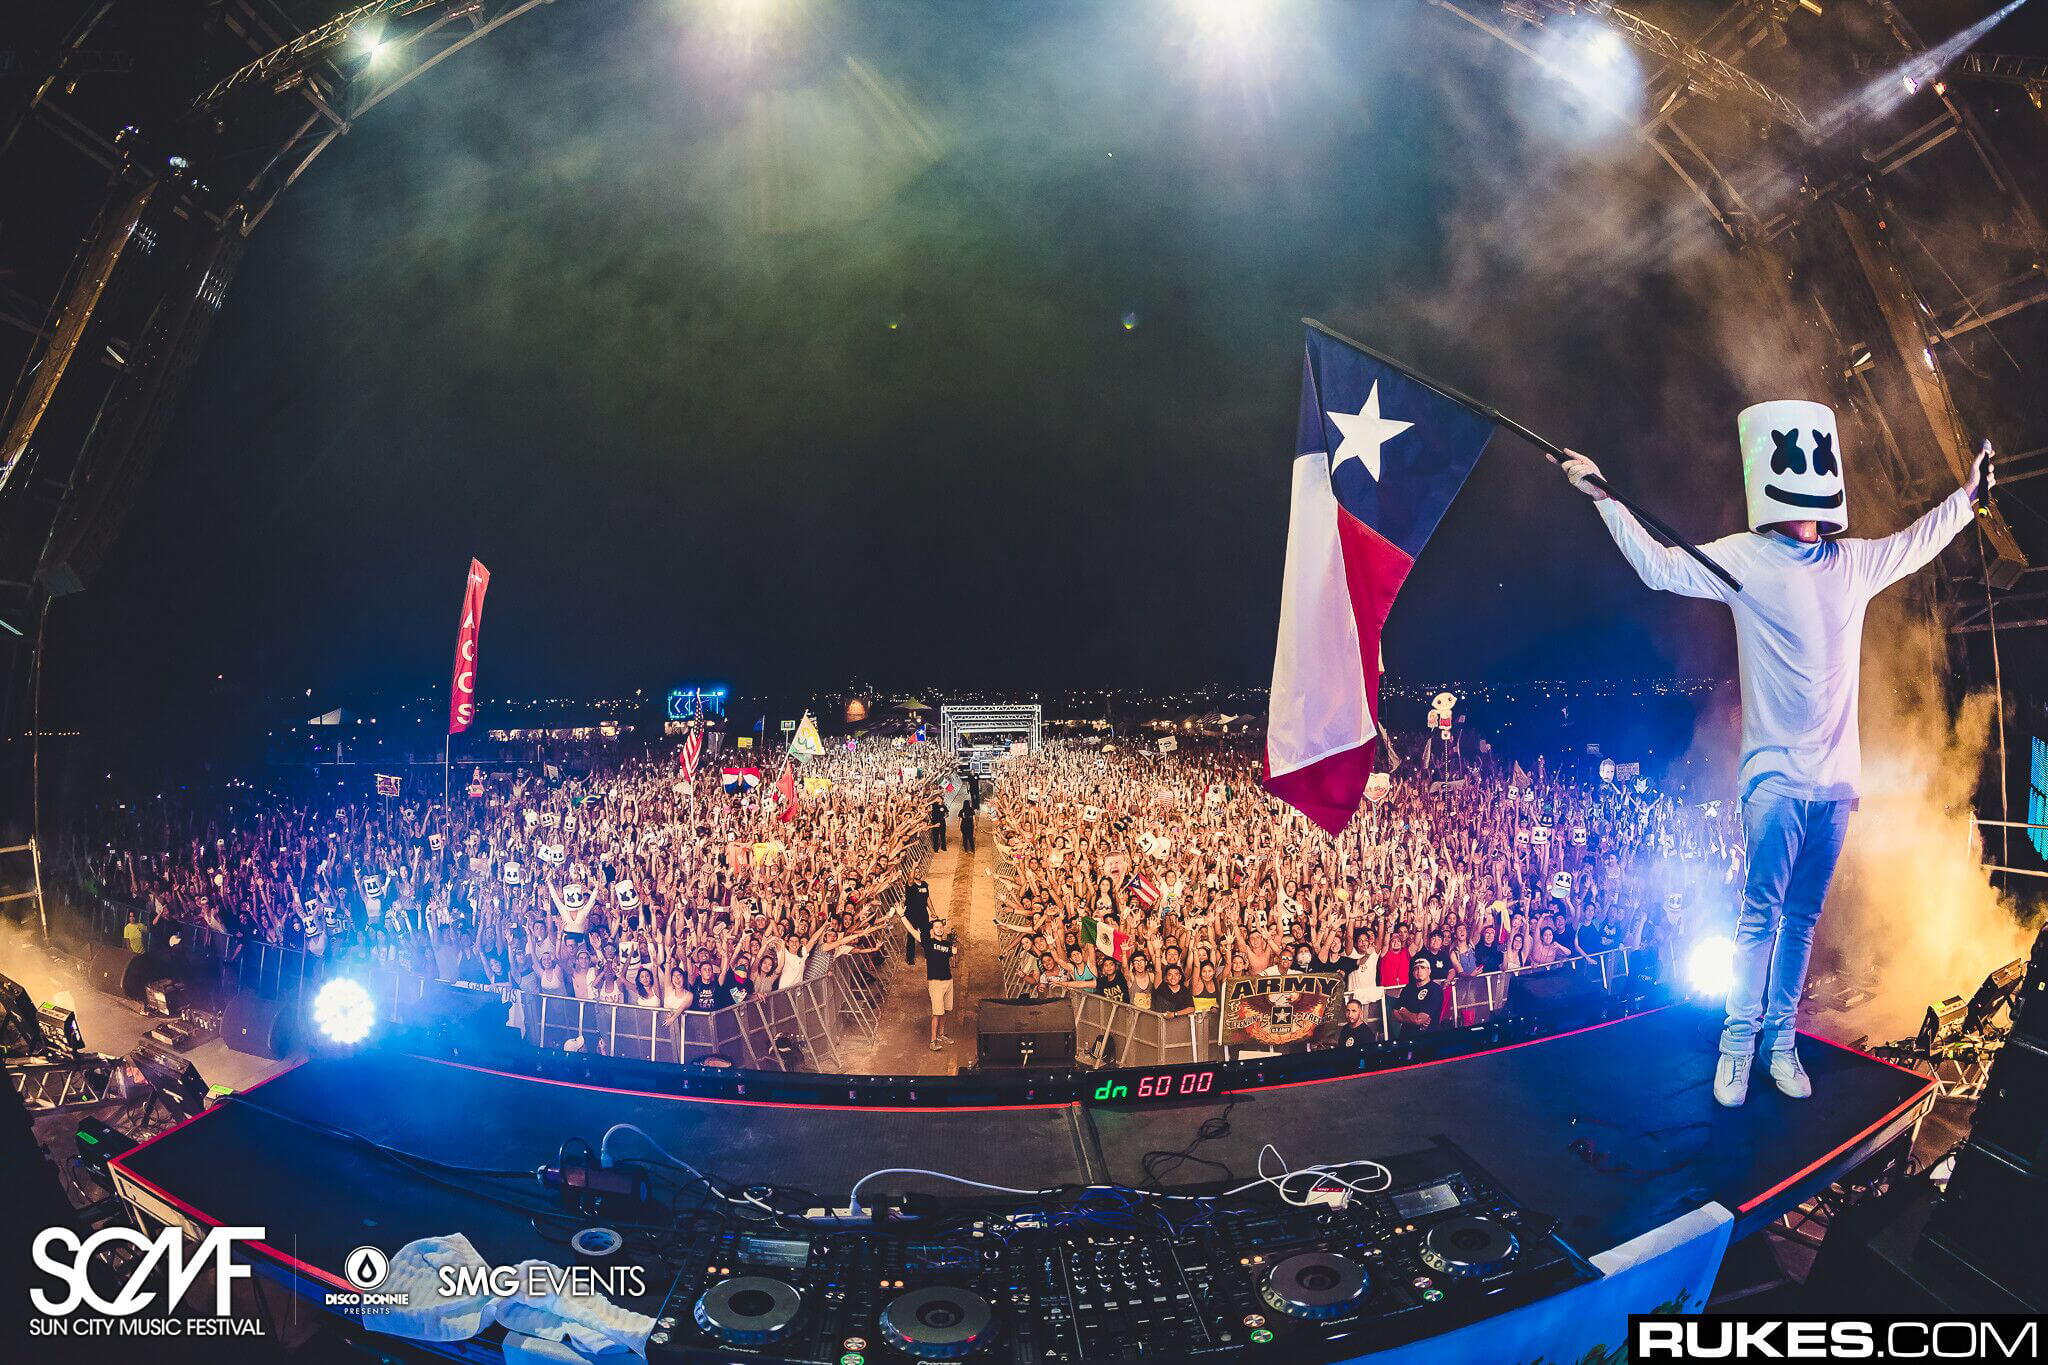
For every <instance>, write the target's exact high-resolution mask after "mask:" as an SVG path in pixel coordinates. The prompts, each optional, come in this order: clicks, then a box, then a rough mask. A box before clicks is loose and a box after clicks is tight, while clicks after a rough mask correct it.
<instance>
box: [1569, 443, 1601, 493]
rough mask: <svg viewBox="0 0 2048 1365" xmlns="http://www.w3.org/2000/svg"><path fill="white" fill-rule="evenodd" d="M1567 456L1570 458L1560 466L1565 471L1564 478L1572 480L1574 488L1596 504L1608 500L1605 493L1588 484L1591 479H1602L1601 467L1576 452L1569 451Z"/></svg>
mask: <svg viewBox="0 0 2048 1365" xmlns="http://www.w3.org/2000/svg"><path fill="white" fill-rule="evenodd" d="M1565 454H1566V455H1567V456H1569V457H1570V458H1569V459H1567V460H1566V461H1565V462H1564V463H1563V464H1562V465H1560V466H1559V468H1561V469H1562V470H1564V476H1565V477H1566V478H1567V479H1569V480H1571V485H1572V487H1574V488H1576V489H1578V490H1579V491H1580V492H1581V493H1584V494H1585V495H1586V496H1587V497H1589V498H1591V499H1592V500H1593V501H1594V502H1599V501H1601V500H1603V499H1604V498H1606V496H1607V495H1606V494H1605V493H1603V492H1601V491H1600V490H1599V489H1597V488H1595V487H1594V486H1593V485H1592V484H1590V483H1587V482H1586V480H1587V478H1589V477H1591V478H1595V479H1597V478H1599V477H1600V466H1599V465H1597V464H1594V463H1593V462H1592V461H1591V460H1589V459H1587V458H1586V457H1585V456H1583V455H1581V454H1579V452H1578V451H1576V450H1567V451H1566V452H1565Z"/></svg>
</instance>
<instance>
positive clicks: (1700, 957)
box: [1685, 934, 1735, 997]
mask: <svg viewBox="0 0 2048 1365" xmlns="http://www.w3.org/2000/svg"><path fill="white" fill-rule="evenodd" d="M1734 983H1735V942H1734V940H1733V939H1726V938H1722V937H1721V936H1720V935H1718V934H1717V935H1715V936H1714V937H1712V938H1703V939H1701V940H1700V941H1699V942H1698V943H1695V944H1693V945H1692V949H1691V950H1690V951H1689V952H1687V953H1686V955H1685V984H1686V988H1687V989H1689V990H1690V991H1691V992H1692V993H1693V994H1694V995H1702V996H1709V997H1711V996H1717V995H1726V994H1728V988H1729V987H1730V986H1731V985H1733V984H1734Z"/></svg>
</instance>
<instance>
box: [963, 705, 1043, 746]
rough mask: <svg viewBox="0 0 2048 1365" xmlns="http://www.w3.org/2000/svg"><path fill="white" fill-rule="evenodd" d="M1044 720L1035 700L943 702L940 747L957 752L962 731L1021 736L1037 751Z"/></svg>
mask: <svg viewBox="0 0 2048 1365" xmlns="http://www.w3.org/2000/svg"><path fill="white" fill-rule="evenodd" d="M1042 720H1043V715H1042V712H1041V710H1040V708H1039V705H1038V703H1036V702H1032V703H1031V704H1029V705H1025V706H941V707H940V708H939V747H940V748H941V749H943V750H944V751H945V752H947V753H949V754H957V753H959V752H960V740H961V737H962V736H963V735H972V736H976V737H979V736H982V735H1009V736H1013V737H1021V738H1022V739H1023V741H1024V742H1025V743H1026V744H1029V745H1030V746H1031V748H1032V751H1033V752H1036V751H1037V749H1038V737H1039V727H1040V725H1041V723H1042Z"/></svg>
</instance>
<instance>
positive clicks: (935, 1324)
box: [882, 1285, 996, 1360]
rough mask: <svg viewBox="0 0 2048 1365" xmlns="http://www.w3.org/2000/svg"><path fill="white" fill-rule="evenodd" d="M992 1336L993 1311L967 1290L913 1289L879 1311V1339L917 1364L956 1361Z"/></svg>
mask: <svg viewBox="0 0 2048 1365" xmlns="http://www.w3.org/2000/svg"><path fill="white" fill-rule="evenodd" d="M995 1334H996V1310H995V1307H994V1306H993V1305H992V1304H990V1303H989V1301H988V1300H987V1299H984V1298H983V1297H982V1296H981V1295H979V1294H977V1293H975V1292H974V1291H973V1290H971V1289H955V1288H953V1287H951V1286H950V1285H932V1286H930V1287H928V1288H925V1289H913V1290H911V1291H910V1292H909V1293H908V1294H898V1295H897V1296H896V1297H895V1298H893V1299H891V1300H890V1301H889V1306H888V1307H887V1308H884V1309H883V1310H882V1335H883V1336H885V1337H887V1338H888V1339H889V1340H890V1341H891V1342H892V1343H893V1344H894V1345H896V1346H897V1347H898V1348H900V1349H901V1350H902V1351H903V1352H904V1353H905V1354H907V1355H913V1356H916V1357H917V1358H918V1359H919V1360H958V1359H960V1358H961V1357H962V1356H964V1355H967V1354H968V1353H969V1352H971V1351H973V1350H974V1349H975V1348H976V1347H978V1346H983V1345H986V1344H987V1343H988V1342H989V1341H990V1340H991V1339H992V1338H994V1336H995Z"/></svg>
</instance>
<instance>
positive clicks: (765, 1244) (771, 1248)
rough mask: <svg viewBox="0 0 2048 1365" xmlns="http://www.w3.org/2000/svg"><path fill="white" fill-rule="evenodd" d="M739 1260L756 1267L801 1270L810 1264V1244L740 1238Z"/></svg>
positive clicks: (763, 1238) (770, 1238)
mask: <svg viewBox="0 0 2048 1365" xmlns="http://www.w3.org/2000/svg"><path fill="white" fill-rule="evenodd" d="M740 1259H741V1260H744V1261H752V1262H754V1263H755V1264H756V1265H779V1266H787V1267H789V1268H790V1269H792V1270H801V1269H803V1268H804V1267H805V1266H807V1265H809V1264H810V1263H811V1244H810V1243H809V1242H799V1241H794V1240H791V1241H784V1240H782V1239H780V1238H774V1237H742V1238H740Z"/></svg>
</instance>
